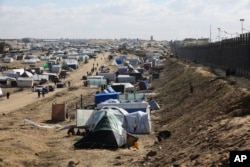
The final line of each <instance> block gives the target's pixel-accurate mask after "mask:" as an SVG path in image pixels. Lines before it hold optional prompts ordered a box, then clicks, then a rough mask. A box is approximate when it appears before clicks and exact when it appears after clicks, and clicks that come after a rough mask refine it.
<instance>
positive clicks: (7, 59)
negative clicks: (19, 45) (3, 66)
mask: <svg viewBox="0 0 250 167" xmlns="http://www.w3.org/2000/svg"><path fill="white" fill-rule="evenodd" d="M13 61H14V59H13V58H12V57H5V58H3V62H5V63H11V62H13Z"/></svg>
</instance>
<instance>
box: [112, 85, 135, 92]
mask: <svg viewBox="0 0 250 167" xmlns="http://www.w3.org/2000/svg"><path fill="white" fill-rule="evenodd" d="M119 85H123V86H124V91H125V92H131V91H134V90H135V86H134V85H132V84H131V83H112V85H111V86H112V87H113V88H114V86H119Z"/></svg>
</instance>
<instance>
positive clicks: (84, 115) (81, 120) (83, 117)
mask: <svg viewBox="0 0 250 167" xmlns="http://www.w3.org/2000/svg"><path fill="white" fill-rule="evenodd" d="M94 111H95V110H86V109H77V110H76V126H77V127H85V126H86V123H87V121H88V120H89V118H90V117H91V115H92V114H93V112H94Z"/></svg>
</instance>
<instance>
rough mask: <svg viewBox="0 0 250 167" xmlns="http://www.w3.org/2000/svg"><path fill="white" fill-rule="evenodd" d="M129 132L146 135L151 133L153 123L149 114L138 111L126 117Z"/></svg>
mask: <svg viewBox="0 0 250 167" xmlns="http://www.w3.org/2000/svg"><path fill="white" fill-rule="evenodd" d="M126 121H127V128H126V130H127V132H129V133H137V134H139V133H140V134H144V133H150V132H151V128H152V127H151V121H150V116H149V114H148V113H145V112H142V111H137V112H133V113H129V114H128V115H126Z"/></svg>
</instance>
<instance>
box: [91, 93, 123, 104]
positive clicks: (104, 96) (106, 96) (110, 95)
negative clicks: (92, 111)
mask: <svg viewBox="0 0 250 167" xmlns="http://www.w3.org/2000/svg"><path fill="white" fill-rule="evenodd" d="M120 94H121V92H115V93H98V94H96V95H95V105H97V104H99V103H101V102H104V101H106V100H109V99H118V98H119V95H120Z"/></svg>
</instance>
